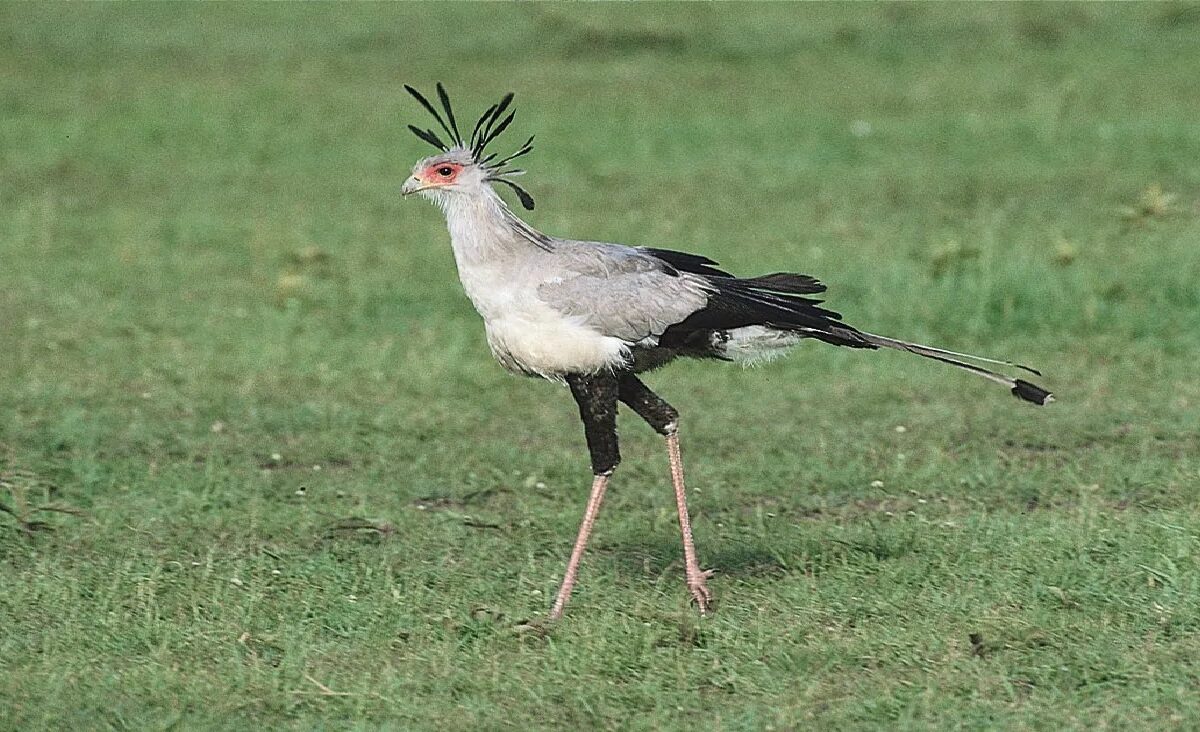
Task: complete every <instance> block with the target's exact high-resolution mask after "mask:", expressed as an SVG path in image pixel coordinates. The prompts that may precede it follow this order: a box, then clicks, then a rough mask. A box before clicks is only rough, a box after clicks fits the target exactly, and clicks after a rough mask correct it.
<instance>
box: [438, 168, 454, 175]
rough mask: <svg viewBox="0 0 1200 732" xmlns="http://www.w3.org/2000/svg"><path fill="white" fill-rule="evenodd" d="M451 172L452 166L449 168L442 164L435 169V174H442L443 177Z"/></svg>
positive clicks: (452, 170)
mask: <svg viewBox="0 0 1200 732" xmlns="http://www.w3.org/2000/svg"><path fill="white" fill-rule="evenodd" d="M453 172H454V168H451V167H450V166H449V165H443V166H442V167H440V168H438V169H437V174H438V175H440V176H442V177H443V178H449V177H450V174H451V173H453Z"/></svg>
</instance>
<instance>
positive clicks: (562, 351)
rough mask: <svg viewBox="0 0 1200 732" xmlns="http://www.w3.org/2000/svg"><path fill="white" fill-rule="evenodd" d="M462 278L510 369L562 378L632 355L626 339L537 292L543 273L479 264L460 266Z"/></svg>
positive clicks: (621, 361)
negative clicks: (567, 311) (591, 324)
mask: <svg viewBox="0 0 1200 732" xmlns="http://www.w3.org/2000/svg"><path fill="white" fill-rule="evenodd" d="M459 278H460V279H461V280H462V284H463V289H464V290H466V293H467V297H469V298H470V299H471V303H472V304H473V305H474V306H475V310H476V311H478V312H479V314H480V315H482V316H483V322H484V327H485V329H486V331H487V342H488V346H489V347H490V348H491V350H492V355H494V356H495V357H496V360H497V361H499V362H500V363H501V365H503V366H504V367H505V368H507V369H509V370H510V371H515V372H517V373H522V374H531V375H537V376H543V377H545V378H549V379H560V378H562V377H563V376H564V375H566V374H569V373H593V372H596V371H600V370H603V369H606V368H611V367H614V366H620V365H622V364H624V363H626V362H627V361H628V359H629V347H628V345H627V344H626V343H625V342H624V341H622V340H621V339H619V338H613V337H610V336H606V335H603V334H601V333H599V332H597V331H596V330H595V329H593V328H591V327H589V326H588V325H587V324H586V319H585V318H580V317H577V316H567V315H563V314H562V313H559V312H558V311H556V310H555V309H554V308H552V307H550V306H549V305H547V304H546V303H545V302H544V301H542V300H541V299H540V298H539V297H538V295H537V286H538V285H539V284H540V282H541V278H538V277H535V276H529V274H528V273H520V272H516V273H514V272H505V271H502V268H495V267H486V266H479V265H476V266H468V267H460V269H459Z"/></svg>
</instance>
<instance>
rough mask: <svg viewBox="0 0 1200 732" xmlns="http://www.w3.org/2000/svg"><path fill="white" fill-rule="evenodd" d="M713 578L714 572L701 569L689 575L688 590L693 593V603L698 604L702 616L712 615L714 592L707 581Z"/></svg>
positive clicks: (690, 572)
mask: <svg viewBox="0 0 1200 732" xmlns="http://www.w3.org/2000/svg"><path fill="white" fill-rule="evenodd" d="M712 576H713V570H711V569H705V570H701V569H700V568H699V567H697V568H696V569H694V570H692V571H689V572H688V573H687V586H688V590H690V591H691V593H692V602H694V603H695V604H696V608H697V609H698V610H699V611H700V614H701V615H711V614H712V611H713V594H712V590H710V589H708V585H707V584H706V583H705V580H707V579H708V578H709V577H712Z"/></svg>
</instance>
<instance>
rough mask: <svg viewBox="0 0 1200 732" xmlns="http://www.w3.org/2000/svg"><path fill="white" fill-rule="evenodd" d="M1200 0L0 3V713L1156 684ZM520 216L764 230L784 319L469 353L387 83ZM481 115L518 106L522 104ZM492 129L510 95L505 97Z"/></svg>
mask: <svg viewBox="0 0 1200 732" xmlns="http://www.w3.org/2000/svg"><path fill="white" fill-rule="evenodd" d="M1198 34H1200V11H1198V10H1197V7H1196V6H1194V5H1193V6H1183V5H1172V4H1150V5H1134V6H1124V5H1122V6H1119V7H1118V6H1109V5H1003V6H999V5H995V6H993V5H989V6H986V7H982V6H973V5H972V6H961V5H938V6H912V5H883V6H842V5H822V6H781V5H772V6H725V5H718V6H709V5H687V6H682V5H678V6H677V5H653V4H651V5H638V6H624V5H621V6H586V7H567V6H548V5H538V4H531V5H505V6H498V5H455V6H432V5H428V6H427V5H420V6H417V5H399V6H397V5H354V6H312V5H303V6H299V5H288V6H279V5H219V6H214V5H209V6H203V7H197V6H179V5H108V4H104V5H25V4H20V5H18V4H5V5H0V69H3V71H2V72H0V480H2V481H3V486H2V489H0V502H2V504H3V506H4V508H5V509H6V510H7V513H5V514H0V583H2V584H3V590H2V591H0V709H3V712H2V713H0V728H5V729H14V730H15V729H20V730H37V729H97V728H99V729H106V728H108V729H139V730H140V729H166V728H173V729H197V728H199V729H205V728H208V729H215V728H221V729H281V728H294V729H315V728H324V729H377V728H386V729H406V730H408V729H411V730H481V729H482V730H490V729H514V730H535V729H593V728H594V729H630V730H642V729H645V730H649V729H683V728H689V727H690V728H693V729H719V730H759V729H777V730H785V729H881V730H882V729H887V730H894V729H914V730H916V729H929V728H939V729H951V728H954V729H1130V728H1137V727H1143V728H1154V729H1163V728H1171V727H1174V728H1179V729H1196V728H1197V727H1200V660H1198V659H1200V634H1198V631H1200V603H1198V600H1200V560H1198V557H1200V508H1198V506H1197V488H1198V487H1200V417H1198V416H1197V414H1198V408H1200V379H1198V378H1197V366H1196V361H1197V350H1198V349H1200V286H1198V285H1197V283H1198V282H1200V124H1198V122H1197V120H1200V44H1197V43H1196V37H1197V35H1198ZM437 79H441V80H443V81H445V82H446V83H447V85H448V86H449V87H450V89H451V92H452V93H453V94H455V96H456V97H457V98H458V100H459V106H460V108H461V109H462V110H463V116H467V110H471V111H472V112H474V111H476V110H481V109H482V108H483V107H484V106H486V104H488V103H490V102H491V101H494V100H495V99H496V98H497V97H498V96H499V95H500V94H501V93H503V92H504V91H507V90H509V89H512V90H515V91H516V92H517V93H518V97H517V103H518V109H519V117H518V120H517V122H516V124H515V125H514V130H515V133H514V137H516V136H525V135H528V134H531V133H537V135H538V149H537V150H536V152H535V153H534V155H532V156H531V157H530V158H529V160H528V166H526V167H528V168H529V169H530V171H531V172H530V175H529V176H528V177H527V178H526V179H525V182H526V184H527V186H528V187H529V189H530V190H531V192H532V193H533V194H534V196H535V197H536V198H537V199H538V209H537V211H536V212H534V213H532V214H530V215H529V217H528V218H529V220H530V221H531V223H533V224H534V225H536V226H538V227H539V228H542V229H544V230H547V231H549V232H552V233H557V234H564V235H571V236H575V237H581V238H596V239H607V240H614V241H623V242H627V243H634V244H649V245H655V246H665V247H674V248H682V249H689V250H693V251H698V252H703V253H706V254H708V255H710V256H712V257H714V258H715V259H718V260H719V261H721V262H722V263H723V264H724V265H726V266H727V267H729V268H730V269H733V270H734V271H737V272H739V273H742V274H755V273H763V272H769V271H776V270H779V269H795V270H799V271H802V272H808V273H811V274H814V275H817V276H819V277H821V278H822V279H823V280H824V281H825V282H827V283H828V284H829V285H830V293H829V301H830V303H831V305H832V306H833V307H834V308H836V309H838V310H840V311H841V312H843V313H844V314H845V315H846V317H847V319H848V320H849V321H850V322H851V323H854V324H856V325H859V326H861V327H866V328H869V329H871V330H873V331H875V332H881V333H885V334H890V335H896V336H899V337H908V338H913V339H918V340H924V341H925V342H932V343H936V344H939V345H943V346H946V347H949V348H954V349H961V350H971V351H977V352H983V353H988V354H996V355H1001V356H1009V357H1013V358H1018V359H1020V360H1022V361H1025V362H1029V363H1033V364H1036V365H1038V366H1040V367H1041V368H1042V369H1043V370H1044V371H1045V372H1046V374H1047V376H1046V378H1045V380H1044V383H1045V385H1047V386H1048V387H1050V388H1051V389H1053V391H1055V393H1056V394H1057V395H1058V402H1057V403H1056V404H1054V405H1052V406H1051V407H1049V408H1046V409H1038V408H1034V407H1032V406H1029V405H1025V404H1022V403H1019V402H1017V401H1016V400H1014V399H1012V398H1011V397H1010V396H1008V395H1006V394H1005V393H1004V392H1003V390H1002V389H998V388H996V387H994V386H991V385H989V384H986V383H984V382H981V381H979V380H977V379H973V378H970V377H966V376H962V375H960V374H959V373H957V372H954V371H952V370H950V369H948V368H942V367H939V366H938V365H937V364H929V363H928V362H924V361H921V360H920V359H914V358H906V357H905V356H904V355H902V354H888V353H863V352H847V351H843V350H839V349H835V348H831V347H827V346H824V345H821V344H813V345H811V346H807V347H805V348H802V349H799V351H798V352H797V353H796V354H795V355H794V356H793V357H792V358H790V359H789V360H787V361H785V362H780V363H777V364H773V365H771V366H768V367H764V368H760V369H756V370H749V371H743V370H739V369H737V368H731V367H723V366H720V365H713V364H698V363H685V364H678V365H676V366H674V367H672V368H671V369H669V370H667V371H665V372H663V373H661V374H656V375H653V376H652V377H651V379H650V380H649V381H650V383H651V385H652V386H654V387H655V388H656V389H657V390H659V391H660V392H661V393H662V394H663V395H664V396H665V397H666V398H668V399H669V400H671V401H672V402H673V403H674V404H675V405H676V406H677V407H679V409H680V410H681V411H682V412H683V415H684V416H683V423H682V424H683V440H684V442H683V445H684V452H685V457H686V459H687V460H688V467H689V470H690V475H689V478H690V484H691V486H692V487H693V488H694V491H695V492H694V494H693V498H692V503H693V510H694V516H695V524H696V534H697V541H698V545H699V552H700V555H701V561H702V563H703V564H705V565H706V566H709V567H713V568H715V569H716V570H717V575H716V577H715V579H714V580H713V582H712V588H713V590H714V591H715V592H716V593H717V596H718V602H719V612H718V613H717V614H716V615H715V616H714V617H712V618H708V619H701V618H699V617H697V615H696V614H695V613H694V612H693V611H692V609H691V608H690V607H689V606H688V602H687V593H686V591H685V589H684V587H683V581H682V561H681V557H680V550H679V540H678V529H677V527H676V526H675V524H674V508H673V501H672V497H671V494H670V491H669V484H668V476H667V470H666V464H665V462H666V461H665V456H664V455H663V454H662V452H663V451H662V447H661V444H660V441H659V439H658V438H657V437H656V436H655V435H654V434H653V433H652V432H650V430H649V429H648V428H646V427H645V426H644V425H642V424H641V423H640V422H639V421H637V420H636V418H633V417H631V416H629V415H623V416H622V426H623V436H624V438H625V439H624V444H623V450H624V456H625V461H624V463H623V465H622V468H621V470H620V471H618V473H617V477H616V480H615V482H614V487H613V490H612V492H611V493H610V498H609V500H608V502H607V504H606V506H605V510H604V512H603V514H602V516H601V520H600V523H599V526H598V531H597V535H596V536H595V539H594V542H593V546H592V550H591V552H590V553H589V555H588V557H587V559H586V560H585V563H584V567H583V572H582V576H581V582H582V585H581V587H580V589H579V590H578V591H577V593H576V596H575V598H574V600H573V602H572V605H571V606H570V608H569V612H568V615H567V617H566V619H565V621H564V622H563V623H562V624H560V625H559V626H558V627H556V628H554V629H553V631H552V632H551V633H549V634H548V635H542V634H538V633H531V632H523V631H522V630H520V628H519V626H520V625H521V624H522V623H523V622H524V621H527V620H530V619H536V618H538V617H539V616H540V615H542V614H544V613H545V611H546V610H547V609H548V606H549V602H550V599H551V597H552V594H553V592H554V590H555V589H556V587H557V582H558V580H559V578H560V573H561V571H562V567H563V564H564V562H565V559H566V556H567V553H568V551H569V548H570V544H571V541H572V540H573V538H574V532H575V528H576V525H577V522H578V519H579V516H580V514H581V512H582V510H583V504H584V500H585V496H586V492H587V486H588V479H589V471H588V465H587V453H586V450H585V449H584V446H583V438H582V431H581V428H580V426H579V424H578V418H577V415H576V412H575V407H574V405H573V404H572V403H571V401H570V399H569V396H568V394H567V393H566V392H565V391H564V390H563V389H561V388H560V387H556V386H554V385H552V384H549V383H543V382H537V381H533V380H528V379H519V378H515V377H512V376H508V375H506V374H505V373H504V372H503V371H502V370H501V369H500V368H499V367H498V366H497V365H495V364H494V363H493V362H492V359H491V357H490V355H489V354H488V352H487V348H486V346H485V344H484V340H483V334H482V328H481V326H480V322H479V319H478V317H477V316H476V315H475V313H474V312H473V311H472V310H471V307H470V304H469V303H468V302H467V300H466V299H465V297H463V295H462V292H461V289H460V287H459V285H458V282H457V278H456V274H455V272H454V267H453V261H452V259H451V256H450V251H449V247H448V243H447V236H446V234H445V231H444V224H443V222H442V220H441V219H440V216H439V214H438V213H437V211H436V210H434V209H433V208H432V207H430V206H429V205H427V204H425V203H423V202H417V201H402V200H401V199H400V197H399V195H398V189H399V185H400V183H401V182H402V181H403V179H404V178H405V177H406V175H407V172H408V170H409V167H410V166H411V165H412V163H413V162H414V161H415V160H416V159H417V158H418V157H420V156H423V155H425V154H426V153H427V152H428V148H427V147H426V146H425V145H424V144H423V143H421V142H419V141H418V140H416V139H415V138H413V137H412V135H410V134H409V133H408V132H407V131H406V130H405V129H404V124H405V123H406V122H418V123H420V124H425V120H424V118H423V117H422V114H421V113H420V111H419V109H417V108H416V106H415V104H414V103H413V102H412V100H410V99H408V98H407V96H406V95H404V94H403V92H402V90H401V86H400V85H401V84H402V83H403V82H411V83H416V84H418V85H420V86H422V87H425V88H428V87H430V86H431V85H432V82H433V81H434V80H437ZM522 139H523V137H522ZM512 142H515V140H514V141H510V144H511V143H512Z"/></svg>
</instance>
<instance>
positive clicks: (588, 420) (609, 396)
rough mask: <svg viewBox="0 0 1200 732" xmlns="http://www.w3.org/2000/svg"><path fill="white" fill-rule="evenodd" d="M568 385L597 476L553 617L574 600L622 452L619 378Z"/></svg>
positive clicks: (575, 379)
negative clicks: (583, 561) (594, 528)
mask: <svg viewBox="0 0 1200 732" xmlns="http://www.w3.org/2000/svg"><path fill="white" fill-rule="evenodd" d="M567 385H568V386H570V387H571V394H572V395H573V396H574V397H575V402H576V403H577V404H578V405H579V417H580V419H582V420H583V432H584V436H585V437H586V438H587V446H588V452H589V453H590V455H591V458H592V475H593V479H592V493H591V496H589V497H588V504H587V509H586V510H585V511H584V513H583V522H582V523H580V525H579V536H578V537H576V539H575V547H574V549H572V550H571V558H570V560H568V561H567V571H566V573H565V574H564V575H563V581H562V587H560V588H559V590H558V596H557V597H555V598H554V606H553V607H552V608H551V609H550V619H551V620H558V619H559V618H561V617H562V614H563V609H564V608H566V606H567V601H568V600H570V599H571V590H572V589H574V587H575V576H576V574H578V572H579V561H580V559H582V558H583V550H584V548H586V547H587V541H588V536H589V535H590V534H591V533H592V526H593V525H594V524H595V523H596V516H597V515H598V514H599V513H600V502H601V501H603V500H604V490H605V489H606V488H607V487H608V478H609V476H611V475H612V474H613V471H614V470H616V469H617V464H618V463H620V462H621V454H620V452H619V450H618V449H617V380H616V378H615V377H613V376H612V375H610V374H596V375H591V376H582V375H571V376H568V377H567Z"/></svg>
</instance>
